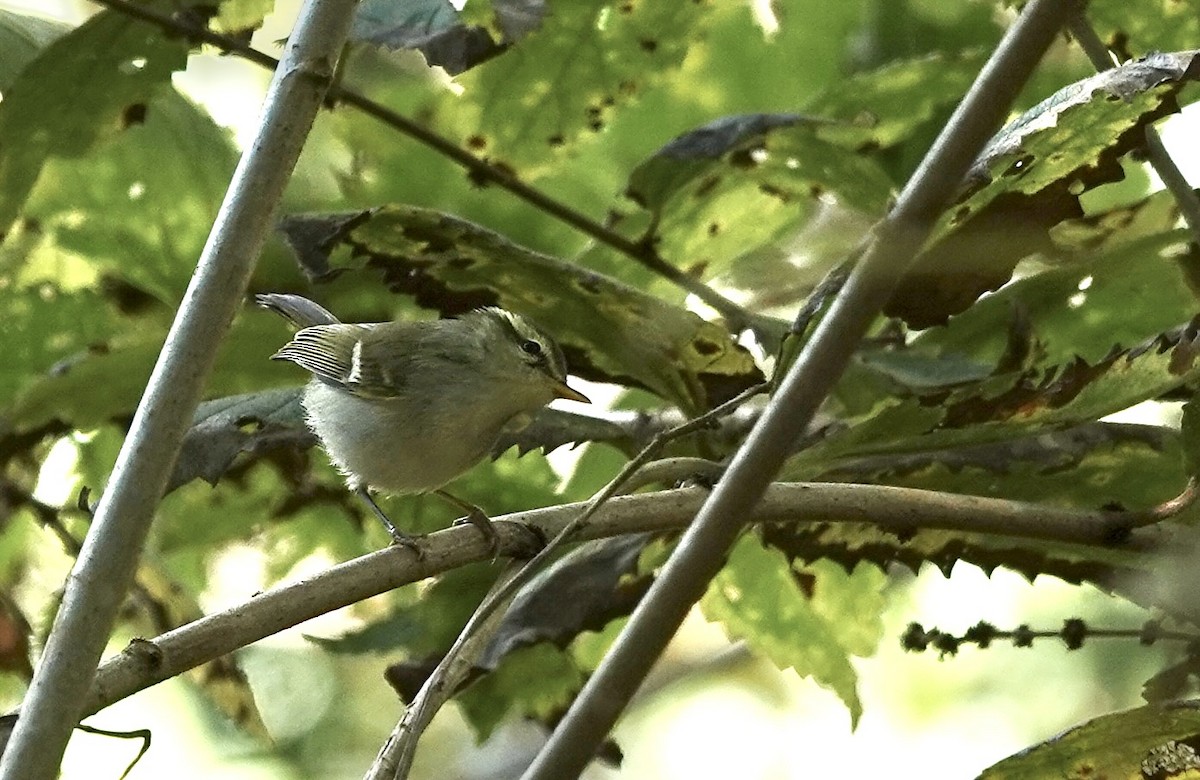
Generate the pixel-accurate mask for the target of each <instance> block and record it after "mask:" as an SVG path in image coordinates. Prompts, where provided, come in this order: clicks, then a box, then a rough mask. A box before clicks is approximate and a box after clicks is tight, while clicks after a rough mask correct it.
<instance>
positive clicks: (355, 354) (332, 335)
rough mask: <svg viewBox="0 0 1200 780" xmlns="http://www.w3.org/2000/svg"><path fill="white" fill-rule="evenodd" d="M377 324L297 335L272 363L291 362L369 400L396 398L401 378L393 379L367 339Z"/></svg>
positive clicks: (319, 327)
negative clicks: (365, 338)
mask: <svg viewBox="0 0 1200 780" xmlns="http://www.w3.org/2000/svg"><path fill="white" fill-rule="evenodd" d="M375 327H378V326H377V325H374V324H358V325H349V324H337V325H314V326H312V327H308V328H303V329H301V330H299V331H297V332H296V335H295V336H293V337H292V340H291V341H289V342H288V343H287V344H286V345H284V347H283V349H281V350H279V351H278V352H276V353H275V354H274V355H272V356H271V359H272V360H290V361H292V362H293V363H295V364H296V365H298V366H300V367H301V368H304V369H306V370H308V371H311V372H312V374H313V375H314V376H316V377H317V378H318V379H320V380H321V381H323V382H327V383H329V384H331V385H335V386H337V387H340V388H342V389H343V390H346V391H348V392H351V393H354V394H355V395H359V396H363V397H367V398H391V397H394V396H395V395H396V394H397V392H398V390H399V386H398V384H397V382H398V381H400V380H402V377H394V376H392V375H391V374H392V372H391V371H389V370H387V368H386V367H384V366H383V365H382V364H381V362H380V361H379V360H377V359H376V357H375V350H373V349H371V347H370V344H369V342H367V341H365V340H364V337H365V336H366V335H367V334H368V333H369V332H370V331H371V329H373V328H375Z"/></svg>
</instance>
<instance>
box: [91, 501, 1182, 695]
mask: <svg viewBox="0 0 1200 780" xmlns="http://www.w3.org/2000/svg"><path fill="white" fill-rule="evenodd" d="M706 496H707V492H706V491H705V490H704V489H702V488H697V487H689V488H680V489H674V490H664V491H661V492H656V493H643V494H638V495H632V496H619V497H616V498H613V499H612V500H611V501H610V502H609V503H608V504H607V505H605V506H604V507H603V508H601V509H600V511H598V512H597V513H596V515H595V516H594V517H593V518H592V520H591V522H590V523H589V524H588V525H587V526H585V527H584V528H583V529H581V530H580V531H579V533H578V536H577V538H578V539H580V540H584V539H594V538H601V537H608V536H618V535H621V534H628V533H637V532H642V531H668V530H678V529H680V528H683V527H684V526H686V525H687V524H688V523H690V522H691V521H692V518H693V517H694V516H695V514H696V512H697V511H698V510H699V508H700V505H701V504H702V503H703V502H704V499H705V497H706ZM583 507H584V504H582V503H576V504H565V505H562V506H555V507H548V508H545V509H535V510H531V511H528V512H519V513H515V514H510V515H505V516H503V517H498V518H496V520H497V521H498V522H497V530H498V532H499V536H500V551H501V553H502V554H505V555H514V554H528V552H529V541H530V540H529V534H528V532H527V531H526V529H524V528H523V527H522V525H521V524H526V525H528V526H530V527H532V528H535V529H537V530H538V531H539V532H540V533H541V534H543V535H544V536H545V537H546V538H550V537H553V536H555V535H556V534H557V533H558V532H559V531H561V530H562V528H563V527H564V526H565V525H566V524H567V523H568V522H570V521H571V520H572V519H573V518H575V517H576V516H577V515H578V514H579V512H580V511H581V510H582V509H583ZM1161 516H1162V512H1161V511H1159V510H1158V509H1157V508H1156V509H1154V510H1149V511H1145V512H1118V511H1108V510H1097V511H1086V510H1075V509H1064V508H1057V507H1047V506H1042V505H1038V504H1031V503H1024V502H1020V501H1009V500H1005V499H998V498H983V497H979V496H961V495H953V494H947V493H938V492H934V491H928V490H915V489H911V488H900V487H890V486H882V485H854V484H843V483H776V484H774V485H772V486H771V487H770V488H769V489H768V491H767V493H766V495H765V496H764V498H763V500H762V501H761V502H760V503H759V504H758V505H757V507H756V508H755V509H754V510H753V513H752V515H751V516H750V517H748V518H747V522H748V523H768V522H799V521H800V520H801V519H802V518H803V519H806V520H811V519H812V518H819V522H863V523H871V524H873V525H875V526H877V527H879V528H882V529H885V530H890V531H895V532H898V533H909V532H912V531H915V530H918V529H922V528H929V529H943V530H954V531H962V532H970V533H980V534H991V535H998V536H1005V537H1018V538H1025V539H1037V540H1047V541H1056V542H1069V543H1075V544H1082V545H1090V546H1103V547H1113V546H1114V545H1119V546H1120V547H1121V549H1125V550H1130V551H1150V550H1152V549H1154V548H1155V547H1156V543H1157V538H1158V535H1157V534H1156V533H1155V529H1141V530H1130V529H1133V528H1135V527H1136V526H1139V525H1144V524H1145V523H1146V521H1147V519H1149V518H1161ZM505 521H509V522H505ZM419 543H420V545H421V547H422V549H423V550H424V556H423V558H422V559H421V560H419V561H418V560H416V557H415V555H414V554H413V552H412V551H411V550H409V549H407V548H404V547H389V548H387V549H384V550H379V551H377V552H374V553H370V554H368V555H364V556H362V557H360V558H356V559H354V560H351V561H347V562H345V563H342V564H339V565H337V566H334V567H332V568H330V569H328V570H326V571H324V572H322V573H321V574H318V575H317V576H315V577H311V578H309V579H306V580H303V581H301V582H298V583H294V584H290V585H284V586H281V587H278V588H275V589H273V590H269V591H266V592H264V593H261V594H259V595H257V596H255V597H254V598H252V599H251V600H250V601H247V602H245V603H244V604H241V605H239V606H236V607H233V608H231V609H228V610H225V611H223V612H219V613H216V614H213V615H208V616H206V617H204V618H201V619H200V620H197V621H195V622H193V623H189V624H187V625H185V626H182V627H180V628H177V629H175V630H173V631H169V632H167V633H166V634H163V635H162V636H160V637H157V638H156V639H154V640H138V641H136V642H133V643H131V644H130V645H129V647H127V648H126V649H125V650H124V651H122V652H121V653H120V654H119V655H117V656H115V657H114V658H111V659H109V660H108V661H106V662H105V663H104V664H103V665H102V666H101V667H100V669H99V671H98V672H97V674H96V678H95V682H94V684H93V687H92V690H91V692H90V693H89V695H88V697H87V701H86V706H85V712H86V713H89V714H90V713H95V712H97V711H99V710H101V709H103V708H104V707H107V706H109V705H110V704H113V703H115V702H117V701H120V700H121V699H124V698H126V697H127V696H130V695H132V694H134V693H136V692H137V691H140V690H143V689H144V688H148V687H150V686H151V685H155V684H157V683H159V682H162V681H163V680H167V679H169V678H171V677H174V676H176V675H178V674H181V673H183V672H185V671H187V670H188V669H191V668H194V667H196V666H199V665H200V664H203V663H206V662H208V661H211V660H213V659H214V658H219V657H220V656H223V655H226V654H228V653H231V652H233V651H235V650H237V649H239V648H242V647H245V646H247V645H250V644H252V643H254V642H256V641H258V640H260V639H263V638H265V637H268V636H271V635H272V634H276V633H278V632H280V631H283V630H285V629H287V628H291V627H292V626H296V625H299V624H300V623H303V622H304V621H306V620H310V619H312V618H314V617H318V616H319V615H323V614H326V613H328V612H332V611H333V610H336V609H340V608H342V607H346V606H349V605H350V604H354V603H356V602H359V601H362V600H363V599H367V598H370V597H372V596H376V595H379V594H381V593H385V592H387V591H389V590H393V589H395V588H398V587H400V586H402V585H406V584H409V583H412V582H417V581H419V580H422V579H425V578H427V577H433V576H436V575H438V574H441V573H443V572H446V571H450V570H452V569H456V568H459V567H461V566H465V565H467V564H469V563H474V562H477V561H486V560H489V559H491V558H492V556H493V551H492V550H491V549H490V548H489V545H488V544H487V542H485V541H484V540H483V539H481V538H480V536H479V534H478V533H476V532H475V531H474V529H472V528H470V527H455V528H449V529H446V530H444V531H439V532H437V533H434V534H430V535H429V536H427V537H425V538H423V539H421V540H420V542H419Z"/></svg>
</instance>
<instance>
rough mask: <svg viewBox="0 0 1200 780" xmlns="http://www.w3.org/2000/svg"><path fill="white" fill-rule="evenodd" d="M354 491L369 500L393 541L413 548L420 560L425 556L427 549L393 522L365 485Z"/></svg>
mask: <svg viewBox="0 0 1200 780" xmlns="http://www.w3.org/2000/svg"><path fill="white" fill-rule="evenodd" d="M354 492H355V493H357V494H358V495H359V496H361V497H362V500H363V501H366V502H367V506H369V507H371V511H372V512H374V513H375V516H376V517H378V518H379V522H381V523H383V527H384V528H386V529H387V532H388V535H390V536H391V537H392V542H393V543H394V544H398V545H401V546H403V547H407V548H408V549H410V550H412V551H413V552H414V553H416V554H417V559H418V560H420V559H421V558H424V557H425V551H424V550H422V549H421V546H420V545H419V544H417V540H416V539H414V538H413V537H411V536H409V535H408V534H406V533H404V532H403V531H401V530H400V529H399V528H397V527H396V526H395V524H393V523H392V521H391V519H389V518H388V516H387V515H386V514H384V512H383V510H382V509H380V508H379V504H376V503H375V499H373V498H371V494H370V493H369V492H368V491H367V489H366V488H365V487H360V488H356V489H355V490H354Z"/></svg>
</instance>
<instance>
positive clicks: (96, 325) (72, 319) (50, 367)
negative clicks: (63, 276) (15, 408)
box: [0, 274, 122, 409]
mask: <svg viewBox="0 0 1200 780" xmlns="http://www.w3.org/2000/svg"><path fill="white" fill-rule="evenodd" d="M0 279H4V280H5V281H9V279H10V278H9V277H7V276H5V275H3V274H0ZM0 311H3V312H4V330H5V332H6V333H9V334H20V337H19V338H9V339H6V347H5V355H4V361H5V370H4V371H2V372H0V409H7V408H8V407H9V406H10V405H11V404H12V403H13V402H14V401H15V400H16V398H17V396H18V395H19V393H20V392H21V391H23V390H25V389H26V388H27V387H28V386H29V385H31V384H33V383H34V382H36V381H37V379H38V377H39V376H41V375H42V374H45V373H54V372H61V371H69V370H70V365H71V364H72V363H73V362H74V360H75V359H76V358H73V357H72V356H76V355H79V354H80V353H84V352H85V351H86V350H87V349H88V348H89V347H91V346H96V345H102V344H104V342H105V341H106V340H107V339H108V338H110V337H111V336H112V335H114V334H115V333H117V332H118V331H119V330H120V329H121V325H122V323H121V322H120V321H119V319H118V318H117V317H116V316H114V314H113V312H112V310H111V309H110V307H109V303H108V301H106V300H105V299H104V298H103V297H102V296H101V295H99V294H97V293H96V292H94V291H92V290H77V291H73V292H66V291H62V290H57V289H55V288H54V287H52V286H50V285H44V286H39V287H38V288H37V289H21V288H15V287H9V286H4V287H3V288H2V289H0ZM60 361H61V362H60Z"/></svg>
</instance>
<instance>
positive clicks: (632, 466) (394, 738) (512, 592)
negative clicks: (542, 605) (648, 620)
mask: <svg viewBox="0 0 1200 780" xmlns="http://www.w3.org/2000/svg"><path fill="white" fill-rule="evenodd" d="M767 387H768V383H766V382H762V383H760V384H758V385H755V386H754V387H751V388H749V389H747V390H744V391H743V392H741V393H740V394H738V395H737V396H735V397H734V398H731V399H730V400H728V401H726V402H725V403H723V404H721V405H720V406H717V407H716V408H714V409H712V410H711V411H709V412H707V413H705V414H702V415H700V416H698V417H696V418H694V419H692V420H688V421H687V422H685V423H682V424H681V425H677V426H675V427H674V428H671V429H669V430H666V431H661V432H659V433H657V434H655V436H654V438H653V439H652V440H651V441H650V443H649V444H647V445H646V446H645V447H643V448H642V450H641V452H639V453H638V454H637V456H635V457H634V458H632V459H631V460H630V461H629V462H628V463H626V464H625V467H624V468H622V469H621V471H620V473H618V474H617V476H615V477H613V479H612V480H610V481H609V483H608V484H607V485H605V486H604V487H603V488H602V489H601V490H600V491H599V492H598V493H596V495H594V496H592V498H591V499H590V500H589V501H588V503H587V505H586V506H585V507H584V509H583V511H582V512H580V513H579V514H578V515H577V516H576V517H575V518H574V519H573V520H571V522H569V523H567V525H566V526H565V527H563V529H562V530H561V531H559V532H558V533H557V534H556V535H555V536H554V538H553V539H551V540H550V541H549V542H548V543H547V544H546V546H545V547H543V548H542V549H541V550H540V551H539V552H538V554H537V555H535V556H534V557H533V558H531V559H530V560H529V561H528V562H526V563H525V565H524V566H522V567H521V568H520V570H518V571H517V572H515V573H514V574H513V575H512V576H511V577H509V578H507V579H506V580H505V581H504V582H503V583H502V584H500V585H499V586H498V587H495V588H493V589H492V590H491V591H489V592H488V594H487V595H486V596H485V597H484V599H483V601H482V602H481V603H480V604H479V606H478V607H477V608H476V609H475V612H474V613H473V614H472V615H471V619H470V620H468V621H467V625H466V626H464V627H463V629H462V631H461V632H460V633H459V636H458V638H457V639H456V640H455V642H454V644H453V646H451V648H450V649H449V651H447V653H446V655H445V657H443V658H442V661H441V663H440V664H438V669H446V670H450V669H456V670H461V669H463V668H464V666H469V664H465V663H464V662H463V661H461V660H460V659H459V658H458V655H459V654H460V653H462V652H464V651H466V650H467V649H473V650H475V651H478V652H482V648H483V647H484V646H485V645H486V644H487V642H488V640H489V639H490V638H491V635H492V634H493V633H495V631H496V629H498V628H499V626H500V622H501V620H500V619H501V618H502V617H503V610H504V608H505V607H506V606H507V605H508V604H509V603H511V602H512V600H513V598H514V597H515V596H516V595H517V593H518V592H519V591H520V589H521V588H522V587H524V586H525V584H526V583H527V582H529V581H530V580H531V579H532V578H533V577H534V575H535V574H537V572H538V571H540V570H541V568H542V566H544V565H545V564H546V563H548V562H549V561H550V560H551V559H553V557H554V556H555V555H556V554H557V553H558V551H559V550H560V549H561V548H562V547H563V546H564V545H566V544H567V543H568V542H570V541H571V540H572V539H573V538H574V536H575V535H576V533H577V532H578V531H579V529H580V528H582V527H583V526H584V525H586V524H587V522H588V521H589V520H590V519H591V518H592V517H593V516H594V515H595V514H596V512H597V511H599V510H600V508H601V507H603V506H604V505H605V503H607V502H608V501H609V500H611V499H612V498H613V496H615V495H617V494H618V492H619V491H621V490H622V489H624V488H626V487H627V486H628V484H629V483H630V482H631V481H633V480H634V479H635V477H636V475H638V474H639V472H640V471H642V470H643V468H644V467H649V466H651V461H653V459H654V457H655V456H657V455H658V453H659V452H661V451H662V448H663V447H665V446H666V445H667V444H668V443H670V442H672V441H674V440H676V439H679V438H681V437H683V436H687V435H689V434H691V433H695V432H696V431H700V430H703V429H705V428H707V427H710V426H712V425H713V424H714V423H715V422H716V421H717V420H719V419H720V418H722V417H725V416H727V415H729V414H732V413H733V412H735V411H736V410H737V409H738V408H739V407H740V406H741V405H742V404H744V403H745V402H746V401H748V400H749V399H751V398H753V397H754V396H756V395H758V394H759V393H762V392H764V391H766V389H767ZM679 460H682V459H675V462H673V463H672V464H671V466H670V467H671V468H675V469H677V468H678V466H679V462H678V461H679ZM687 460H688V462H686V463H685V468H694V467H696V466H698V465H699V464H698V463H696V462H692V461H694V460H699V459H687ZM701 463H703V464H705V465H706V466H711V465H712V464H711V463H710V462H709V461H701ZM652 471H653V477H654V478H660V479H661V478H662V477H663V476H664V475H665V474H666V473H668V471H665V470H663V469H652ZM669 473H671V474H675V473H678V472H677V471H670V472H669ZM631 489H632V488H631ZM428 685H429V683H428V681H426V686H428ZM426 686H423V687H422V690H424V688H425V687H426ZM444 693H445V695H444V696H443V697H441V698H436V697H433V696H430V697H429V698H428V699H427V700H426V701H423V702H422V712H421V713H420V714H419V715H418V716H415V718H416V720H415V723H416V724H417V725H419V728H417V729H411V730H408V731H407V733H406V734H405V739H404V740H400V739H398V735H399V733H400V732H402V731H404V729H403V728H402V727H403V726H404V725H405V719H407V718H408V714H407V713H406V714H405V719H402V720H401V722H400V724H398V725H397V727H396V730H395V731H393V732H392V735H391V736H390V737H389V738H388V741H387V743H385V744H384V746H383V748H382V749H381V750H380V753H379V756H378V757H377V758H376V761H375V764H373V765H372V768H371V771H370V772H369V773H368V774H367V778H368V780H380V779H381V778H390V777H392V776H394V777H397V778H404V777H406V776H407V774H408V769H409V768H410V767H411V765H412V754H413V752H414V751H415V750H416V739H417V738H418V737H419V736H420V732H421V730H423V729H424V724H425V723H427V722H428V720H430V719H432V718H433V715H434V714H435V712H436V708H437V707H439V706H441V704H442V703H444V702H445V700H446V699H447V698H449V696H450V694H451V693H453V686H451V688H450V690H448V691H445V692H444ZM401 751H403V753H401ZM384 767H388V768H389V769H390V770H391V771H392V774H390V775H385V774H381V772H383V771H384Z"/></svg>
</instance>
